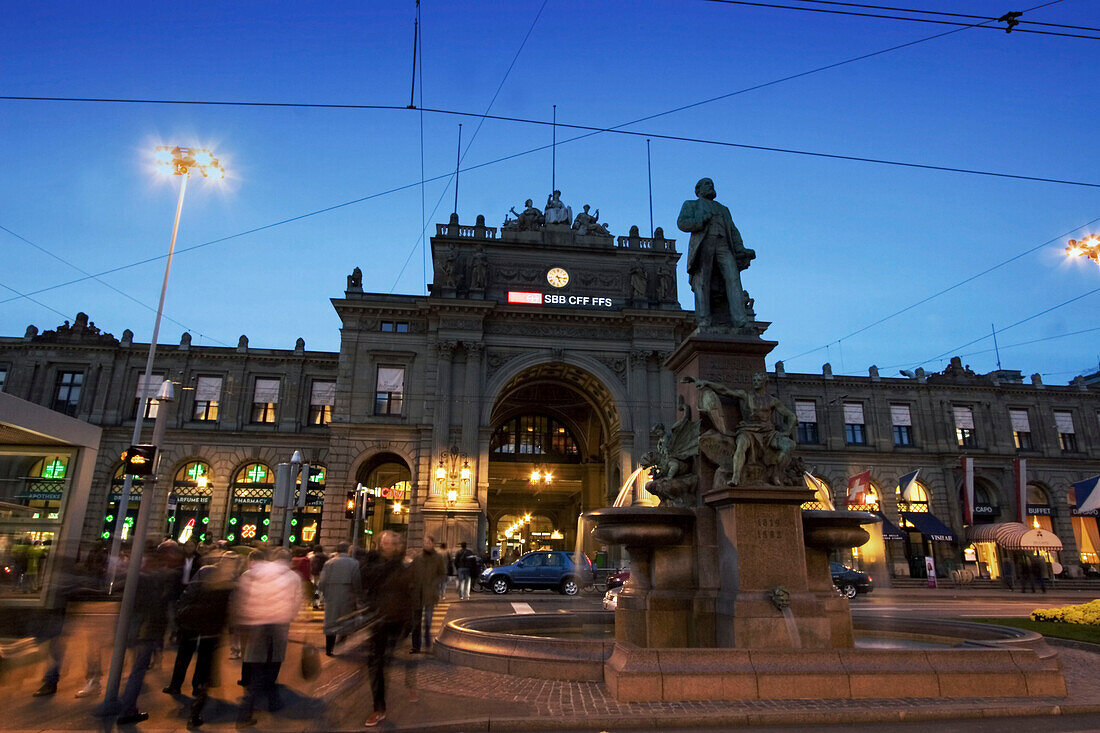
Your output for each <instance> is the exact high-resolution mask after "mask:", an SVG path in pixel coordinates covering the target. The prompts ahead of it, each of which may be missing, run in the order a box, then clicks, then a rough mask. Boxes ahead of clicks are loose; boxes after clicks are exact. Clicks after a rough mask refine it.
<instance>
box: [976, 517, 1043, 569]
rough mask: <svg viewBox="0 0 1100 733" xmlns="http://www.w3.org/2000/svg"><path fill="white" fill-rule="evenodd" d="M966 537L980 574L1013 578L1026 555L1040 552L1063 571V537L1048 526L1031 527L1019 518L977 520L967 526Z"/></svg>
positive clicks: (1022, 567) (1023, 567)
mask: <svg viewBox="0 0 1100 733" xmlns="http://www.w3.org/2000/svg"><path fill="white" fill-rule="evenodd" d="M966 538H967V540H968V541H969V542H970V543H971V547H972V548H973V555H974V559H975V561H976V562H977V563H978V569H979V570H980V571H981V573H980V577H985V578H994V579H995V578H1004V579H1009V578H1014V577H1015V576H1017V575H1019V574H1020V572H1021V570H1022V569H1025V560H1026V559H1027V558H1026V556H1027V555H1039V556H1040V557H1042V558H1043V560H1044V561H1045V562H1047V563H1050V567H1051V569H1052V571H1053V572H1054V573H1055V574H1057V573H1059V572H1061V569H1062V566H1061V565H1059V564H1058V561H1057V557H1058V552H1060V551H1061V549H1062V541H1061V540H1060V539H1058V536H1057V535H1055V534H1054V533H1053V532H1048V531H1047V530H1045V529H1039V528H1036V527H1028V526H1027V525H1025V524H1022V523H1020V522H997V523H994V524H977V525H973V526H971V527H968V528H967V530H966ZM967 549H968V550H969V549H971V548H967ZM968 554H969V553H968ZM968 560H969V557H968ZM1010 565H1011V566H1012V567H1011V569H1009V566H1010ZM1026 567H1030V566H1026ZM1028 572H1030V570H1028Z"/></svg>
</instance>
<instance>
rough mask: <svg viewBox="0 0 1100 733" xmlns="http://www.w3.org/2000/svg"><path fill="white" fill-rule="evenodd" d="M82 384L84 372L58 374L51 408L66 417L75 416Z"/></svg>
mask: <svg viewBox="0 0 1100 733" xmlns="http://www.w3.org/2000/svg"><path fill="white" fill-rule="evenodd" d="M83 384H84V372H58V374H57V385H56V387H55V388H54V393H53V395H54V396H53V405H52V408H53V409H54V410H57V411H58V412H63V413H65V414H66V415H75V414H76V408H77V406H78V405H79V404H80V388H81V385H83Z"/></svg>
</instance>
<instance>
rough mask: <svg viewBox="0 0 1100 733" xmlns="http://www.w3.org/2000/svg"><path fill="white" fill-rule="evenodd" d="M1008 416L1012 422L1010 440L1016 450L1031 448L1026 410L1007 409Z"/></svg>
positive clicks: (1029, 424) (1029, 422) (1029, 423)
mask: <svg viewBox="0 0 1100 733" xmlns="http://www.w3.org/2000/svg"><path fill="white" fill-rule="evenodd" d="M1008 418H1009V420H1010V421H1011V422H1012V442H1013V443H1015V444H1016V449H1017V450H1031V447H1032V446H1031V420H1029V419H1028V416H1027V410H1009V411H1008Z"/></svg>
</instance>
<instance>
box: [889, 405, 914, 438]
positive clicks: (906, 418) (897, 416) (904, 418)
mask: <svg viewBox="0 0 1100 733" xmlns="http://www.w3.org/2000/svg"><path fill="white" fill-rule="evenodd" d="M890 422H891V424H892V425H893V426H894V445H895V446H908V445H913V416H912V415H911V414H910V413H909V405H890Z"/></svg>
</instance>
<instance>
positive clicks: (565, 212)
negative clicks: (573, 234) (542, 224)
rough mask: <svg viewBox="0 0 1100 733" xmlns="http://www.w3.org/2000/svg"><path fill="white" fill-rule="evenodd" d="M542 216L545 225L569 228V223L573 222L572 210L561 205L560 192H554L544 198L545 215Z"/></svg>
mask: <svg viewBox="0 0 1100 733" xmlns="http://www.w3.org/2000/svg"><path fill="white" fill-rule="evenodd" d="M544 216H545V219H546V223H547V224H564V225H565V226H569V222H571V221H572V220H573V209H572V208H571V207H569V206H566V205H565V204H563V203H562V201H561V191H554V193H552V194H550V195H549V196H547V197H546V214H545V215H544Z"/></svg>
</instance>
